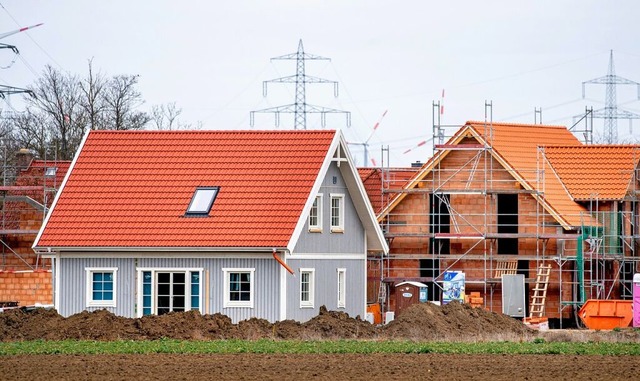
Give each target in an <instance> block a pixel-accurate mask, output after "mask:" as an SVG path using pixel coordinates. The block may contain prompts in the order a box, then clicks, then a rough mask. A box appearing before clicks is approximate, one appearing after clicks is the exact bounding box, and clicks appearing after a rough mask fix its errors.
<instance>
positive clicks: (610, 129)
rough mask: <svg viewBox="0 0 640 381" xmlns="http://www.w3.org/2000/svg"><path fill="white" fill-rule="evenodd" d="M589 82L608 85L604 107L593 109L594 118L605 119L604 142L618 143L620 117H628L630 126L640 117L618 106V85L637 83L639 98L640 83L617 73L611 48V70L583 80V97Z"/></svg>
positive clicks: (639, 95)
mask: <svg viewBox="0 0 640 381" xmlns="http://www.w3.org/2000/svg"><path fill="white" fill-rule="evenodd" d="M587 83H594V84H598V85H606V86H607V87H606V97H605V103H604V104H605V106H604V108H602V109H599V110H595V111H593V113H592V118H598V119H604V143H607V144H615V143H618V119H628V120H629V126H631V120H632V119H640V115H638V114H635V113H632V112H629V111H626V110H622V109H619V108H618V104H617V101H616V85H618V84H620V85H636V86H637V87H638V99H640V83H638V82H634V81H631V80H629V79H626V78H622V77H619V76H617V75H616V73H615V67H614V65H613V50H611V54H610V55H609V70H608V73H607V75H605V76H604V77H599V78H594V79H592V80H589V81H585V82H582V98H584V97H585V84H587ZM630 128H631V127H630Z"/></svg>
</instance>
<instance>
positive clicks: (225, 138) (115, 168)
mask: <svg viewBox="0 0 640 381" xmlns="http://www.w3.org/2000/svg"><path fill="white" fill-rule="evenodd" d="M335 136H336V132H335V131H92V132H90V133H89V134H88V136H87V138H86V141H85V143H84V145H83V146H82V149H81V151H80V153H79V155H78V156H77V158H76V162H75V164H74V166H73V168H72V171H71V173H70V175H69V177H68V179H67V181H66V184H65V185H64V188H63V189H62V191H61V192H60V194H59V198H58V200H57V201H56V204H55V205H54V208H53V212H52V213H51V215H50V216H49V218H48V221H47V223H46V226H45V228H44V229H43V231H42V232H41V236H40V237H39V241H38V242H37V243H36V246H38V247H285V246H286V245H287V243H288V242H289V240H290V239H291V236H292V233H293V232H294V229H295V227H296V224H297V222H298V220H299V219H300V216H301V213H302V210H303V208H304V206H305V202H306V201H307V200H308V198H309V195H310V192H311V189H312V187H313V185H314V183H315V181H316V178H317V177H318V175H319V171H320V168H321V167H322V165H323V162H324V160H325V158H326V157H327V155H328V150H329V147H330V146H331V144H332V141H333V139H334V137H335ZM201 186H219V187H220V190H219V192H218V195H217V198H216V200H215V202H214V205H213V207H212V209H211V212H210V213H209V216H208V217H186V216H185V211H186V209H187V207H188V205H189V202H190V201H191V197H192V195H193V193H194V190H195V189H196V188H197V187H201Z"/></svg>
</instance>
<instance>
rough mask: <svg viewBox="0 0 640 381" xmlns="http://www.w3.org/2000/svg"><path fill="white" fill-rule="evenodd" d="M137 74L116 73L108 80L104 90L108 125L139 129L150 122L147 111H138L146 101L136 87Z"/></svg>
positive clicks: (110, 126)
mask: <svg viewBox="0 0 640 381" xmlns="http://www.w3.org/2000/svg"><path fill="white" fill-rule="evenodd" d="M138 77H139V76H137V75H116V76H114V77H113V78H112V79H111V80H109V81H108V83H107V87H106V89H105V92H104V101H105V104H106V106H107V126H108V128H110V129H114V130H139V129H142V128H144V126H145V125H146V124H147V123H148V122H149V120H150V118H149V115H147V113H145V112H143V111H137V110H136V108H137V107H138V106H141V105H142V104H143V103H144V101H143V100H142V95H141V94H140V92H139V91H138V90H137V89H136V85H137V84H138Z"/></svg>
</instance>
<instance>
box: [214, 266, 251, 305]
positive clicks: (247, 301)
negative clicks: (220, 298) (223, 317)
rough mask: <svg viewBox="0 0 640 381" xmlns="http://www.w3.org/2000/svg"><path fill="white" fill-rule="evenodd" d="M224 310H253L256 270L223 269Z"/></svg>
mask: <svg viewBox="0 0 640 381" xmlns="http://www.w3.org/2000/svg"><path fill="white" fill-rule="evenodd" d="M222 271H223V273H224V304H223V307H224V308H228V307H249V308H253V301H254V298H253V291H254V286H253V282H254V272H255V269H254V268H223V269H222Z"/></svg>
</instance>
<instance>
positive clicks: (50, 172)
mask: <svg viewBox="0 0 640 381" xmlns="http://www.w3.org/2000/svg"><path fill="white" fill-rule="evenodd" d="M57 171H58V168H56V167H47V169H45V171H44V175H45V176H46V177H53V176H55V175H56V172H57Z"/></svg>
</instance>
